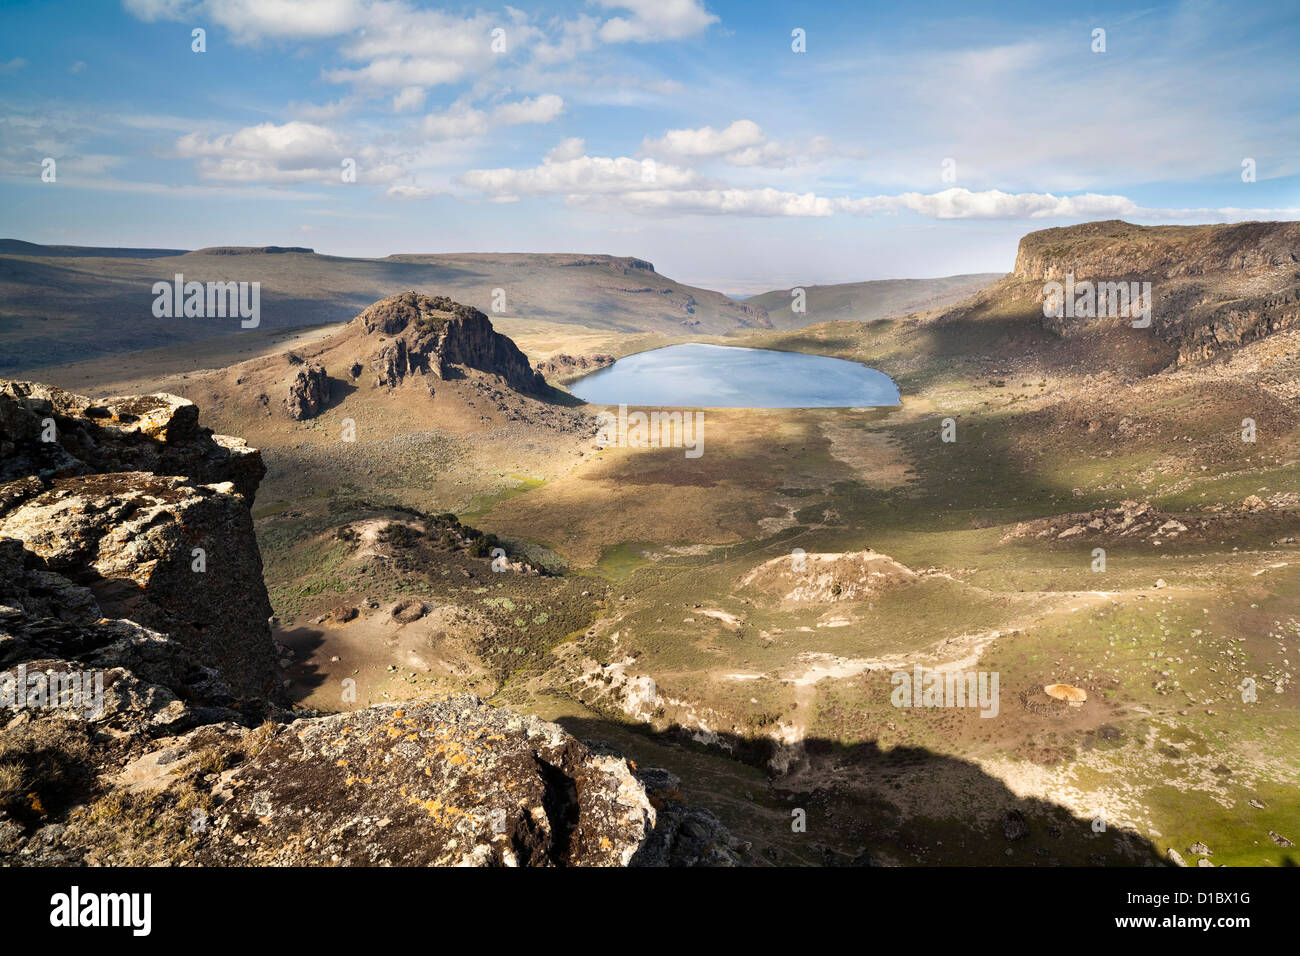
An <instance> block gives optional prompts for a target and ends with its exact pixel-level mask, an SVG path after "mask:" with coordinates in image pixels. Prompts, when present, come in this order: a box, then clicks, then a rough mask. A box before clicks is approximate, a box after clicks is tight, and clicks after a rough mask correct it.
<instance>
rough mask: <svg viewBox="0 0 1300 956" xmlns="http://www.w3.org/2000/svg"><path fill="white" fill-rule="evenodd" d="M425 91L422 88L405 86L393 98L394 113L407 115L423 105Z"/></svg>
mask: <svg viewBox="0 0 1300 956" xmlns="http://www.w3.org/2000/svg"><path fill="white" fill-rule="evenodd" d="M424 97H425V90H424V87H422V86H406V87H403V88H402V90H401V91H400V92H399V93H398V94H397V95H396V96H394V97H393V112H394V113H409V112H411V111H412V110H418V109H419V108H420V107H421V106H423V105H424Z"/></svg>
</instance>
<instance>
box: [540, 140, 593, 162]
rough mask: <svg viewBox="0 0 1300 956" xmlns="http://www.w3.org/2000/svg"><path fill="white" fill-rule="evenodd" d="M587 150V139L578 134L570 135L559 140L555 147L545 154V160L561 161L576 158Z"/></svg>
mask: <svg viewBox="0 0 1300 956" xmlns="http://www.w3.org/2000/svg"><path fill="white" fill-rule="evenodd" d="M586 152H587V141H586V140H585V139H582V138H581V137H579V136H570V137H569V138H568V139H562V140H560V141H559V142H558V143H557V144H556V145H555V147H554V148H553V149H552V150H551V151H550V152H549V153H547V154H546V162H548V163H562V162H565V161H566V160H570V159H577V158H579V157H580V156H582V155H583V154H584V153H586Z"/></svg>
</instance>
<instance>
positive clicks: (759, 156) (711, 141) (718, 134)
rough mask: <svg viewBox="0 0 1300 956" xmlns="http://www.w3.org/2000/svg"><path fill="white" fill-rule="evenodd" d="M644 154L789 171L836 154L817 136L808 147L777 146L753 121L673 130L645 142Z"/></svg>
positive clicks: (787, 144)
mask: <svg viewBox="0 0 1300 956" xmlns="http://www.w3.org/2000/svg"><path fill="white" fill-rule="evenodd" d="M641 152H642V153H643V154H649V155H653V156H669V157H672V158H674V159H680V160H683V161H685V162H692V161H706V160H714V159H717V160H721V161H722V162H724V163H727V164H728V165H730V166H767V167H772V168H778V169H779V168H785V167H787V166H791V165H794V163H795V162H797V161H798V160H799V159H800V158H801V157H816V156H824V155H828V154H830V153H832V152H833V147H832V146H831V141H830V140H829V139H827V138H826V137H825V136H815V137H813V138H812V139H810V140H808V141H807V142H806V143H804V144H800V143H796V142H785V143H781V142H776V141H774V140H769V139H768V138H767V136H765V135H764V133H763V130H762V128H761V127H760V126H759V125H758V124H757V123H755V122H754V121H753V120H736V121H735V122H734V123H732V124H731V125H730V126H728V127H727V128H726V129H722V130H716V129H714V128H713V127H712V126H702V127H700V128H699V129H670V130H668V131H667V132H666V133H664V135H663V136H662V137H660V138H659V139H649V138H647V139H645V140H644V141H642V143H641Z"/></svg>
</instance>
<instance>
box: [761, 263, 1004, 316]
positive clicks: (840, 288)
mask: <svg viewBox="0 0 1300 956" xmlns="http://www.w3.org/2000/svg"><path fill="white" fill-rule="evenodd" d="M1001 277H1002V273H1000V272H978V273H972V274H969V275H957V276H945V277H943V278H941V279H878V280H873V281H870V282H845V283H837V284H835V285H810V286H805V287H804V291H805V292H806V300H805V305H806V306H807V312H806V313H804V314H799V313H796V312H794V311H792V310H791V308H790V304H791V301H792V299H791V295H790V291H791V290H789V289H775V290H773V291H771V292H764V293H762V294H761V295H756V296H753V297H751V298H748V299H746V300H745V304H746V305H750V306H755V307H757V308H762V309H764V310H766V311H767V313H768V316H769V317H770V318H771V320H772V325H773V326H774V327H776V328H779V329H797V328H802V327H803V326H806V325H812V324H814V323H817V322H835V321H839V320H851V321H856V322H871V321H873V320H875V319H892V318H898V317H900V316H904V315H907V314H909V313H911V312H923V311H925V310H926V309H938V308H943V307H944V306H949V305H955V304H956V303H958V302H960V301H961V300H963V299H965V298H966V297H968V296H970V295H973V294H974V293H976V292H978V291H979V290H980V289H983V288H984V287H985V286H988V285H990V284H992V283H993V282H995V281H996V280H998V279H1000V278H1001Z"/></svg>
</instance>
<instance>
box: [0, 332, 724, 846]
mask: <svg viewBox="0 0 1300 956" xmlns="http://www.w3.org/2000/svg"><path fill="white" fill-rule="evenodd" d="M470 324H471V326H472V325H473V324H474V321H473V319H472V317H471V319H470ZM390 327H391V326H390ZM403 329H405V326H403ZM444 331H446V330H445V329H444ZM390 334H391V333H390ZM459 334H460V333H451V335H452V338H444V339H441V340H440V341H442V342H443V343H444V344H447V345H448V347H447V349H446V350H445V353H444V354H446V355H451V354H456V355H459V356H461V357H463V356H464V355H465V353H464V352H456V351H455V350H456V349H459V348H470V347H471V346H472V342H469V341H465V342H456V340H455V338H454V336H455V335H459ZM448 343H453V344H448ZM425 354H430V355H432V354H433V353H432V352H429V353H425ZM507 359H508V355H507ZM525 367H526V366H525ZM0 451H3V455H4V457H3V463H4V464H3V468H4V471H3V473H2V474H0V477H3V479H4V481H3V482H0V864H19V865H24V864H26V865H125V864H142V865H159V864H167V865H177V864H184V865H194V864H204V865H257V864H281V865H483V866H491V865H505V866H514V865H541V866H624V865H734V864H736V863H739V862H741V861H742V856H741V854H742V853H743V847H741V846H739V845H737V844H736V843H735V841H734V840H733V839H732V838H731V836H730V835H729V834H728V833H727V831H726V830H725V828H723V827H722V825H721V824H720V823H719V822H718V820H717V819H716V818H715V817H713V815H712V814H710V813H709V812H708V811H705V810H701V809H697V808H693V807H690V806H687V805H686V804H684V803H683V802H682V800H681V798H680V795H679V794H678V793H677V783H676V781H675V780H674V779H673V778H671V776H670V775H666V774H664V773H663V772H661V771H643V770H638V769H637V768H635V767H634V766H633V765H632V764H630V763H629V762H628V761H627V760H625V759H624V758H623V757H621V756H619V755H617V754H613V753H610V752H607V751H601V750H598V749H597V748H595V747H593V746H589V745H587V744H584V743H582V742H581V741H579V740H577V739H576V738H574V737H573V736H572V735H570V734H569V733H568V732H567V731H565V730H564V729H563V728H562V727H560V726H559V725H557V724H553V723H548V722H546V721H542V720H538V719H536V718H533V717H525V716H520V715H518V714H514V713H512V712H510V711H507V710H504V709H500V708H496V707H491V706H489V705H487V704H484V703H483V702H482V701H480V700H478V699H477V698H473V697H467V696H460V697H450V698H441V699H423V700H415V701H411V702H409V703H406V704H403V705H400V706H399V705H386V706H378V707H372V708H365V709H361V710H357V711H352V712H350V713H346V714H336V715H321V714H319V713H317V712H311V711H297V712H295V711H293V710H291V709H289V708H288V707H287V706H286V699H285V697H284V691H283V684H282V675H281V673H280V671H279V669H278V665H277V660H276V647H275V644H274V642H273V641H272V638H271V632H270V629H269V625H268V617H269V615H270V611H271V608H270V604H269V601H268V597H267V592H266V587H265V584H264V583H263V579H262V564H261V557H260V554H259V551H258V548H257V542H256V538H255V535H254V531H253V523H252V518H251V515H250V512H249V506H250V504H251V502H252V500H253V496H254V494H255V493H256V490H257V484H258V481H259V480H260V479H261V477H262V475H263V473H264V472H265V468H264V466H263V464H262V461H261V456H260V454H259V453H258V452H257V450H255V449H252V448H249V447H247V446H246V445H244V444H243V443H242V442H240V441H238V440H236V439H229V438H224V437H222V436H214V435H212V434H211V433H210V432H209V431H208V430H206V429H203V428H201V427H200V426H199V424H198V409H197V408H196V407H195V406H194V405H193V404H192V403H190V402H188V401H187V400H185V399H182V398H177V397H176V396H171V395H152V396H142V397H135V398H115V399H106V400H103V401H94V400H91V399H88V398H85V397H83V396H79V395H74V394H72V393H68V392H64V391H62V390H60V389H55V388H47V387H45V386H40V385H35V384H33V383H29V382H0Z"/></svg>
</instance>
